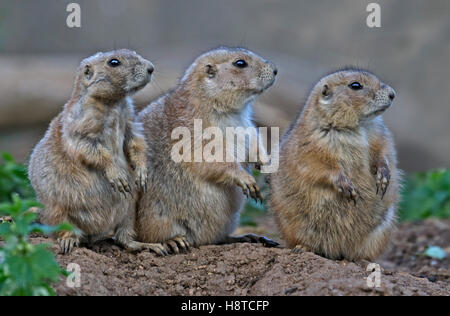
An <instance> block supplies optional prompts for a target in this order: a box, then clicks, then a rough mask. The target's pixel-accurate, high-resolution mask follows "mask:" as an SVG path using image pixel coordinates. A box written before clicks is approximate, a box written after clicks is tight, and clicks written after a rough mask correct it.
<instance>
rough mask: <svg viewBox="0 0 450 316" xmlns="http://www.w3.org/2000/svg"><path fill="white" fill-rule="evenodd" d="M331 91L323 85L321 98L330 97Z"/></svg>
mask: <svg viewBox="0 0 450 316" xmlns="http://www.w3.org/2000/svg"><path fill="white" fill-rule="evenodd" d="M332 94H333V93H332V91H331V89H330V87H329V86H328V85H327V84H324V85H323V87H322V97H323V98H325V99H327V98H329V97H330V96H331V95H332Z"/></svg>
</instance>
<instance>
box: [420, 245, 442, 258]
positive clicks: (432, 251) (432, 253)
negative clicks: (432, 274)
mask: <svg viewBox="0 0 450 316" xmlns="http://www.w3.org/2000/svg"><path fill="white" fill-rule="evenodd" d="M424 255H425V256H427V257H430V258H434V259H440V260H442V259H445V257H446V256H447V253H446V252H445V251H444V250H443V249H442V248H440V247H436V246H431V247H429V248H428V249H427V250H426V251H425V253H424Z"/></svg>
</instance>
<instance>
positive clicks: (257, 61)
mask: <svg viewBox="0 0 450 316" xmlns="http://www.w3.org/2000/svg"><path fill="white" fill-rule="evenodd" d="M240 59H244V60H246V61H247V63H248V67H246V68H242V69H241V68H238V67H236V66H234V65H233V62H235V61H236V60H240ZM275 74H276V71H275V67H274V65H273V64H272V63H270V62H268V61H265V60H263V59H262V58H261V57H259V56H257V55H255V54H253V53H251V52H249V51H247V50H244V49H231V48H221V49H217V50H213V51H210V52H207V53H205V54H204V55H202V56H200V57H199V58H197V60H196V61H195V62H194V63H193V64H192V65H191V66H190V67H189V69H188V70H187V71H186V73H185V76H184V77H183V78H182V79H181V82H180V84H179V85H178V87H177V88H176V89H175V90H173V91H172V92H170V93H169V94H167V95H165V96H163V97H162V98H160V99H159V100H157V101H156V102H154V103H152V104H150V105H149V106H148V107H147V108H145V109H144V110H143V111H142V112H141V113H140V114H139V120H140V121H141V122H142V123H143V125H144V134H145V137H146V140H147V142H148V147H149V149H148V161H149V170H150V171H149V181H148V182H149V190H148V192H147V193H146V194H144V195H143V197H142V198H141V200H140V203H139V209H138V221H137V222H138V224H137V227H138V235H139V238H140V239H141V240H143V241H145V242H165V241H167V240H170V239H172V238H173V237H174V236H179V235H182V236H184V239H185V241H186V242H187V243H188V244H193V245H204V244H211V243H219V242H226V241H232V238H230V237H229V235H230V234H231V233H232V232H233V230H234V229H235V227H236V224H237V222H238V218H239V212H240V210H241V209H242V206H243V204H244V202H245V197H244V195H243V194H242V193H243V191H244V193H245V194H248V195H251V196H252V197H253V198H255V199H256V198H258V197H260V195H259V189H258V186H257V185H256V182H255V179H254V178H253V176H251V175H250V174H249V172H248V171H247V167H248V166H247V164H246V163H239V162H204V161H203V162H180V163H177V162H175V161H173V160H172V158H171V151H172V147H173V145H174V144H175V143H177V142H178V140H173V139H172V138H171V134H172V131H173V130H174V129H175V128H177V127H186V128H187V129H188V130H189V131H190V132H191V137H192V138H191V139H190V140H191V143H192V144H194V139H193V137H194V132H193V124H194V119H201V120H202V122H203V129H205V128H207V127H209V126H217V127H219V128H221V129H223V130H224V129H225V127H228V126H230V127H233V126H242V127H244V128H246V127H249V126H253V123H252V122H251V117H250V116H251V106H252V103H253V100H254V99H255V98H256V96H257V95H259V94H260V93H262V92H263V91H264V90H265V89H267V88H268V87H269V86H270V85H272V83H273V81H274V78H275ZM223 135H224V136H225V131H224V133H223ZM258 138H259V137H258ZM258 141H259V140H258ZM204 145H205V142H203V143H202V142H200V146H204ZM192 157H193V155H192ZM252 238H253V239H252ZM256 239H258V237H255V236H251V237H249V236H247V237H246V241H253V240H256Z"/></svg>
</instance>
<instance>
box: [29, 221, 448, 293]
mask: <svg viewBox="0 0 450 316" xmlns="http://www.w3.org/2000/svg"><path fill="white" fill-rule="evenodd" d="M261 230H263V232H265V233H266V234H267V235H268V236H271V237H275V238H277V233H276V230H275V229H274V226H273V224H272V222H271V220H270V219H269V220H265V224H264V225H260V226H259V228H258V229H256V231H257V232H259V233H261ZM243 231H255V229H249V228H245V229H240V232H243ZM449 241H450V221H425V222H420V223H407V224H402V225H400V227H399V230H398V232H397V233H396V235H395V237H394V239H393V242H392V247H391V248H390V250H388V251H387V253H386V254H385V256H383V257H382V258H381V259H380V260H379V261H378V263H379V264H380V266H381V267H382V273H381V287H379V288H369V287H368V286H367V281H366V278H367V277H368V276H369V275H370V273H371V271H366V266H367V262H366V263H364V262H360V263H352V262H346V261H332V260H328V259H325V258H322V257H319V256H317V255H315V254H312V253H304V254H300V255H295V254H291V253H290V250H289V249H285V248H283V247H282V246H280V247H279V248H264V247H263V246H261V245H256V244H235V245H225V246H203V247H200V248H195V249H192V250H191V251H190V252H189V253H186V254H180V255H172V256H168V257H165V258H162V257H157V256H156V255H154V254H152V253H149V252H141V253H134V254H133V253H128V252H126V251H124V250H123V249H121V248H120V247H118V246H116V245H114V244H113V243H112V242H103V243H101V244H98V245H94V246H92V247H91V248H90V249H88V248H77V249H75V251H74V252H73V253H71V254H69V255H64V256H63V255H60V254H58V250H59V249H58V247H57V245H56V244H52V246H51V249H52V250H53V251H54V252H55V253H56V254H57V260H58V261H59V262H60V264H61V266H62V267H67V265H68V264H69V263H77V264H79V265H80V267H81V287H79V288H69V287H67V286H66V283H65V280H61V282H60V283H59V284H57V285H56V291H57V294H58V295H377V296H384V295H445V296H449V295H450V280H449V276H450V258H449V256H447V258H446V259H444V260H436V259H431V258H428V257H425V256H423V255H422V254H423V252H424V251H425V250H426V248H427V247H428V246H429V245H433V246H440V247H442V248H443V249H445V250H446V251H447V253H449ZM33 242H34V243H41V242H47V243H51V242H52V241H51V239H47V238H45V237H34V238H33Z"/></svg>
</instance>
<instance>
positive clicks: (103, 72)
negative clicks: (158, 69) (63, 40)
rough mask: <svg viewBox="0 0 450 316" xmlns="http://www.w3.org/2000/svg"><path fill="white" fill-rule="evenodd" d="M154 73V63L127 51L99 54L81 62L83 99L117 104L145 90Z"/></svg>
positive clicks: (79, 74)
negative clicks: (88, 98)
mask: <svg viewBox="0 0 450 316" xmlns="http://www.w3.org/2000/svg"><path fill="white" fill-rule="evenodd" d="M153 71H154V66H153V64H152V63H151V62H149V61H148V60H146V59H144V58H142V57H141V56H139V55H138V54H136V53H135V52H133V51H130V50H127V49H121V50H116V51H111V52H107V53H97V54H95V55H94V56H91V57H88V58H86V59H84V60H83V61H82V62H81V65H80V67H79V68H78V80H77V81H78V83H79V87H78V88H79V89H81V90H82V91H80V92H81V95H88V96H91V97H93V98H96V99H100V100H102V101H111V102H114V101H117V100H120V99H122V98H124V97H126V96H128V95H131V94H133V93H135V92H137V91H139V90H140V89H142V88H143V87H145V85H146V84H147V83H149V82H150V80H151V75H152V73H153Z"/></svg>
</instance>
